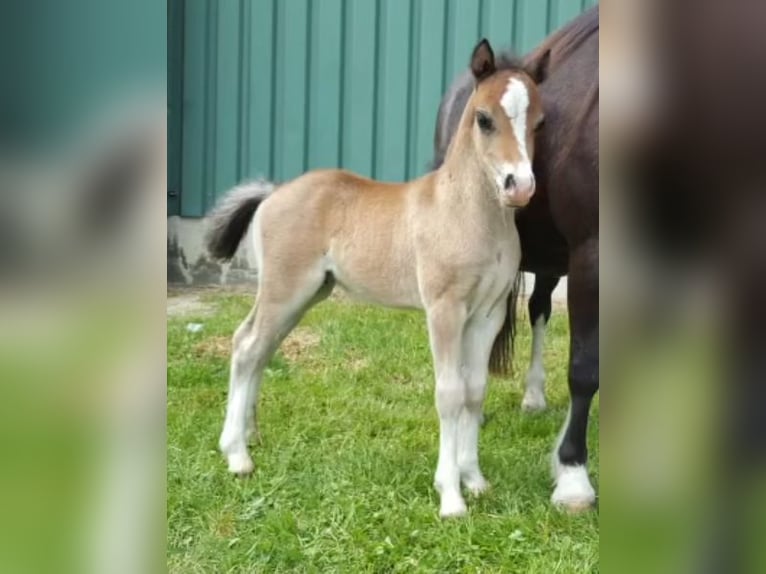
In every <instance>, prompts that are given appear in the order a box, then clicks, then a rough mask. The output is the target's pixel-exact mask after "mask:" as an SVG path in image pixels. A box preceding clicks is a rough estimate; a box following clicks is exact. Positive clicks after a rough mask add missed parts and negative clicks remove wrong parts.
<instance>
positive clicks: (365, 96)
mask: <svg viewBox="0 0 766 574" xmlns="http://www.w3.org/2000/svg"><path fill="white" fill-rule="evenodd" d="M345 8H346V16H345V21H346V30H345V35H346V42H345V54H344V66H345V73H344V75H343V102H344V107H345V110H344V121H343V143H342V150H343V154H342V164H343V166H344V167H346V168H348V169H350V170H352V171H355V172H357V173H360V174H363V175H372V169H373V158H374V155H375V143H374V142H375V138H374V134H375V103H376V102H375V100H376V77H375V52H376V38H377V28H376V25H375V22H376V2H375V0H354V1H347V2H346V6H345Z"/></svg>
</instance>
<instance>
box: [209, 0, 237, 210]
mask: <svg viewBox="0 0 766 574" xmlns="http://www.w3.org/2000/svg"><path fill="white" fill-rule="evenodd" d="M240 8H241V4H240V1H239V0H224V1H223V2H220V3H219V9H218V21H217V23H216V24H217V31H218V34H217V37H218V49H217V51H216V66H215V68H216V76H215V84H216V86H217V93H216V100H215V118H216V121H215V124H214V129H215V132H214V135H213V137H214V143H215V147H214V150H213V153H214V154H215V155H214V162H215V171H214V173H215V179H214V180H213V182H214V188H213V189H212V190H211V191H212V196H211V197H210V198H209V202H208V203H207V205H206V206H205V207H206V209H209V208H210V207H212V204H213V203H214V202H215V197H217V196H220V195H221V194H222V193H223V192H225V191H226V190H227V189H229V188H231V187H233V186H234V185H236V184H237V182H238V181H239V177H240V173H239V154H240V149H241V147H240V146H241V142H240V138H239V125H240V123H239V122H240V118H241V117H242V113H241V110H240V106H239V95H240V64H241V61H242V58H241V53H240V41H239V40H240V38H239V32H240V26H239V23H240V21H241V20H240V17H241V10H240Z"/></svg>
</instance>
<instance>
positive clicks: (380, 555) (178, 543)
mask: <svg viewBox="0 0 766 574" xmlns="http://www.w3.org/2000/svg"><path fill="white" fill-rule="evenodd" d="M209 297H210V300H212V301H214V302H215V307H216V312H215V314H214V316H212V317H200V318H197V319H195V318H194V317H189V316H187V317H181V318H173V319H169V321H168V413H167V417H168V420H167V432H168V437H167V442H168V455H167V465H168V466H167V488H168V493H167V495H168V496H167V505H168V506H167V513H168V545H167V548H168V550H167V562H168V569H169V571H170V572H178V573H194V572H205V573H210V572H352V573H362V572H524V573H526V572H539V573H545V574H550V573H553V572H577V573H580V572H594V571H597V570H598V540H599V537H598V513H597V511H593V512H589V513H585V514H581V515H569V514H566V513H562V512H560V511H557V510H556V509H554V508H552V507H551V505H550V503H549V497H550V493H551V481H550V475H549V464H548V462H549V453H550V450H551V447H552V443H553V441H554V440H555V437H556V434H557V433H558V430H559V426H560V425H561V423H562V421H563V419H564V416H565V411H566V405H567V404H568V394H567V391H566V372H567V367H566V363H567V355H568V345H567V339H568V336H567V325H566V315H565V313H564V312H563V311H557V312H554V315H553V317H552V319H551V323H550V328H549V332H548V333H549V334H548V337H547V340H546V349H545V357H546V369H547V373H548V381H547V396H548V402H549V409H548V411H546V412H545V413H542V414H536V415H529V414H523V413H521V412H520V408H519V405H520V402H521V397H522V393H523V388H522V385H523V375H524V371H525V367H526V365H527V362H528V357H529V337H530V332H529V328H528V327H527V325H526V313H524V314H523V317H524V319H521V318H520V320H519V331H520V333H519V336H518V339H517V346H516V352H517V355H516V358H515V360H514V364H515V370H516V373H515V375H514V376H513V377H512V379H493V380H491V381H490V390H489V394H488V398H487V402H486V406H485V412H486V413H487V419H488V420H487V423H486V425H485V427H484V429H483V431H482V435H481V439H480V453H481V463H482V470H483V471H484V474H485V476H486V477H487V479H488V480H489V481H490V483H491V484H492V489H491V491H490V492H488V493H487V494H485V495H483V496H482V497H481V498H479V499H473V498H471V497H467V498H466V501H467V503H468V507H469V516H467V517H466V518H463V519H456V520H448V521H442V520H440V519H439V517H438V495H437V493H436V492H435V491H434V489H433V487H432V480H433V473H434V470H435V468H436V458H437V451H438V436H437V433H438V419H437V415H436V410H435V407H434V404H433V376H432V370H431V360H430V351H429V348H428V341H427V337H426V332H425V326H424V318H423V315H422V314H421V313H417V312H403V311H392V310H387V309H381V308H375V307H369V306H365V305H361V304H357V303H350V302H347V301H342V300H336V299H331V300H329V301H326V302H324V303H322V304H321V305H319V306H318V307H316V308H314V309H313V310H312V311H311V312H310V313H309V314H308V315H307V316H306V317H305V318H304V320H303V322H302V323H301V327H299V329H300V330H301V331H300V332H301V333H302V335H303V336H302V337H300V338H299V339H301V340H303V342H304V345H303V346H302V347H300V346H297V344H293V345H292V347H289V346H288V347H287V349H288V350H287V351H286V352H287V354H288V356H285V355H284V354H282V353H281V352H280V353H278V354H277V356H275V358H274V359H273V360H272V362H271V365H270V367H269V369H268V371H267V374H266V377H265V380H264V384H263V387H262V396H261V401H260V409H259V415H260V427H261V434H262V437H263V444H262V445H261V446H255V447H253V448H252V450H251V452H252V453H253V455H254V460H255V464H256V471H255V473H254V475H253V476H252V477H250V478H248V479H237V478H234V477H232V476H230V475H229V474H228V473H227V472H226V464H225V463H224V460H223V458H222V457H221V455H220V454H219V453H218V452H217V450H216V443H217V439H218V434H219V432H220V429H221V424H222V422H223V413H224V407H225V404H226V391H227V371H228V341H229V339H230V337H231V334H232V333H233V331H234V329H235V328H236V326H237V325H238V324H239V322H240V321H241V320H242V319H243V318H244V317H245V315H246V314H247V312H248V310H249V308H250V306H251V304H252V298H251V297H249V296H242V295H231V294H225V295H221V294H216V295H210V296H209ZM190 321H199V322H201V323H203V324H204V329H203V331H202V332H200V333H194V334H193V333H189V332H187V331H186V329H185V326H186V324H187V323H188V322H190ZM296 347H298V351H299V352H298V351H296ZM291 349H292V350H291ZM589 435H590V436H589V445H590V452H591V476H592V478H593V483H594V487H595V488H596V489H598V442H597V441H598V406H597V404H596V405H595V406H594V411H593V416H592V418H591V426H590V430H589Z"/></svg>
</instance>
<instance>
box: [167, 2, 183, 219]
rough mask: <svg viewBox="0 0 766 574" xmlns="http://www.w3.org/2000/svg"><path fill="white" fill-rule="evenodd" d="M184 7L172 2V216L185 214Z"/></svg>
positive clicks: (169, 140)
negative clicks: (182, 167) (183, 175)
mask: <svg viewBox="0 0 766 574" xmlns="http://www.w3.org/2000/svg"><path fill="white" fill-rule="evenodd" d="M183 6H184V4H183V2H181V1H180V0H170V1H169V2H168V54H167V58H168V120H167V122H168V162H167V163H168V173H167V178H168V181H167V188H168V205H167V214H168V215H178V214H179V213H180V212H181V198H180V193H181V165H182V157H181V137H182V134H183V128H182V125H181V121H182V119H183V116H182V114H181V111H182V109H183V26H184V23H183V18H184V12H183ZM171 193H172V194H173V195H170V194H171Z"/></svg>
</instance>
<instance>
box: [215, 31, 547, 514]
mask: <svg viewBox="0 0 766 574" xmlns="http://www.w3.org/2000/svg"><path fill="white" fill-rule="evenodd" d="M471 75H472V78H473V79H472V83H473V84H474V85H475V89H474V90H473V93H472V95H471V97H470V98H469V100H468V102H467V104H466V106H465V111H464V112H463V113H462V119H461V121H460V125H459V127H458V129H457V132H456V134H455V141H454V143H453V145H452V146H451V147H450V151H449V153H448V154H447V157H446V158H445V161H444V163H443V165H442V166H441V168H440V169H438V170H436V171H435V172H432V173H429V174H427V175H425V176H424V177H421V178H419V179H417V180H414V181H411V182H408V183H402V184H398V183H380V182H376V181H372V180H369V179H366V178H363V177H360V176H358V175H355V174H352V173H349V172H346V171H341V170H317V171H313V172H309V173H307V174H305V175H303V176H301V177H299V178H297V179H295V180H293V181H290V182H287V183H285V184H284V185H282V186H280V187H279V188H277V189H276V190H272V189H265V190H264V189H263V188H262V187H259V186H257V185H252V184H245V185H243V186H239V187H237V188H235V189H234V190H232V192H230V193H229V194H227V195H226V196H225V197H224V198H223V199H222V200H221V202H220V204H219V205H218V206H217V207H216V209H215V210H214V212H213V214H212V215H211V218H210V224H211V225H210V233H209V235H208V238H207V246H208V250H209V251H210V253H211V254H212V255H213V256H215V257H217V258H219V259H224V260H225V259H231V257H232V256H233V255H234V253H235V251H236V249H237V246H238V245H239V243H240V241H241V239H242V237H243V236H244V235H245V232H246V231H247V229H248V227H249V226H250V223H251V222H252V225H253V228H254V229H253V240H254V243H255V253H256V259H257V265H258V270H259V286H258V301H257V303H256V305H255V306H254V307H253V309H252V311H251V312H250V314H249V315H248V317H247V318H246V319H245V321H244V322H243V323H242V324H241V325H240V327H239V328H238V329H237V332H236V333H235V335H234V349H233V354H232V359H231V375H230V379H229V396H228V404H227V408H226V420H225V422H224V426H223V431H222V432H221V438H220V442H219V446H220V448H221V450H222V451H223V453H224V454H225V455H226V458H227V461H228V465H229V470H230V471H231V472H234V473H237V474H247V473H249V472H251V471H252V470H253V462H252V459H251V458H250V455H249V453H248V451H247V423H248V415H249V414H250V413H253V414H254V412H255V404H256V401H257V397H258V388H259V385H260V382H261V377H262V375H263V370H264V368H265V367H266V364H267V363H268V361H269V359H270V358H271V355H272V354H273V353H274V351H275V350H276V348H277V347H278V346H279V344H280V343H281V341H282V339H283V338H284V337H285V336H286V335H287V334H288V333H289V332H290V331H291V330H292V329H293V328H294V327H295V325H296V324H297V323H298V321H299V320H300V318H301V317H302V316H303V314H304V313H305V312H306V311H307V310H308V309H309V308H310V307H311V306H312V305H314V304H316V303H317V302H319V301H321V300H322V299H324V298H325V297H327V296H328V295H329V294H330V292H331V291H332V289H333V287H334V286H335V285H338V286H340V287H342V288H343V289H344V290H346V291H348V292H350V293H352V294H354V295H357V296H360V297H362V298H364V299H367V300H369V301H371V302H376V303H378V304H381V305H386V306H389V307H411V308H419V309H423V310H425V312H426V320H427V324H428V332H429V339H430V343H431V352H432V355H433V361H434V370H435V374H436V407H437V410H438V412H439V422H440V440H439V461H438V464H437V468H436V475H435V477H434V484H435V486H436V488H437V490H438V491H439V493H440V495H441V509H440V515H441V516H443V517H446V516H457V515H462V514H464V513H465V512H466V505H465V501H464V500H463V496H462V494H461V492H460V485H461V482H462V484H463V485H464V486H465V487H466V488H467V489H468V490H469V491H471V492H473V493H475V494H478V493H480V492H482V491H484V490H485V489H486V488H487V486H488V484H487V482H486V480H485V479H484V476H483V474H482V472H481V470H480V469H479V458H478V456H479V455H478V436H479V426H480V418H481V412H482V404H483V402H484V396H485V392H486V384H487V369H488V366H489V365H490V364H491V363H494V364H497V363H498V361H499V362H501V363H502V362H503V361H502V359H503V358H505V357H506V356H507V355H506V348H507V343H508V341H507V336H508V334H509V333H512V329H509V322H508V312H507V311H508V308H509V307H508V305H507V301H508V300H509V296H510V297H511V299H510V300H511V301H513V300H514V299H513V295H512V292H513V289H512V287H513V285H514V283H515V280H516V278H517V277H518V275H519V264H520V260H521V251H520V245H519V239H518V234H517V232H516V229H515V226H514V211H515V208H517V207H523V206H524V205H526V204H527V203H529V200H530V198H531V197H532V195H533V194H534V191H535V178H534V177H533V175H532V158H533V154H534V139H535V138H534V130H535V129H536V128H537V127H538V126H539V125H540V124H541V122H542V118H543V115H542V106H541V102H540V97H539V94H538V92H537V88H536V86H535V83H534V81H533V80H532V78H530V76H529V75H528V74H526V73H525V71H524V70H523V69H522V68H518V67H517V68H508V67H506V68H505V69H503V70H497V69H496V66H495V59H494V54H493V53H492V50H491V48H490V46H489V44H488V43H487V41H486V40H484V41H482V42H480V43H479V44H478V45H477V47H476V48H475V50H474V53H473V56H472V58H471ZM296 222H299V223H298V224H296ZM510 308H511V309H513V307H512V306H511V307H510ZM504 326H505V328H503V327H504ZM511 326H512V325H511Z"/></svg>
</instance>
